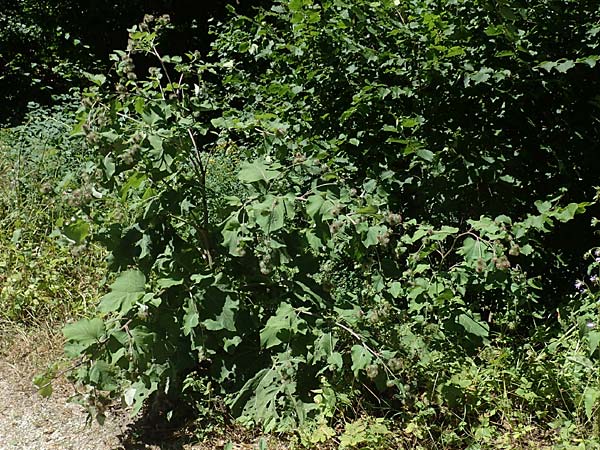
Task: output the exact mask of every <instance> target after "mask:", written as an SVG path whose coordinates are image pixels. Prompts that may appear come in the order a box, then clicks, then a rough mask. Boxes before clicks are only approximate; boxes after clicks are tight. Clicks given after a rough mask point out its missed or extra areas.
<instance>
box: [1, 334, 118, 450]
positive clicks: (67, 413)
mask: <svg viewBox="0 0 600 450" xmlns="http://www.w3.org/2000/svg"><path fill="white" fill-rule="evenodd" d="M61 348H62V339H61V337H60V335H59V334H57V333H56V332H54V331H52V330H45V331H42V330H39V331H37V332H35V333H32V332H30V331H23V330H22V329H20V328H17V327H8V326H6V325H3V326H1V327H0V450H13V449H14V450H29V449H31V450H70V449H73V450H75V449H77V450H117V449H119V448H123V447H122V446H121V444H120V440H119V436H121V435H123V433H124V432H125V425H126V419H125V416H121V417H118V416H112V417H111V416H109V417H108V418H107V420H106V423H105V424H104V426H99V425H98V424H97V423H93V424H91V425H89V424H86V419H87V414H86V412H85V411H84V409H83V408H82V407H81V406H79V405H76V404H73V403H70V402H69V398H70V397H71V396H72V395H73V394H74V390H73V387H72V386H71V385H70V384H69V383H68V382H67V381H66V380H64V379H62V380H61V379H59V380H56V383H54V384H53V386H54V393H53V394H52V396H51V397H50V398H46V399H44V398H42V397H41V396H40V395H39V394H38V393H37V391H36V388H35V386H34V385H33V383H32V379H33V377H34V376H35V375H36V374H37V373H40V372H43V371H44V370H45V368H46V367H47V365H48V364H49V363H50V362H53V361H55V360H56V359H57V358H58V357H59V355H60V351H61Z"/></svg>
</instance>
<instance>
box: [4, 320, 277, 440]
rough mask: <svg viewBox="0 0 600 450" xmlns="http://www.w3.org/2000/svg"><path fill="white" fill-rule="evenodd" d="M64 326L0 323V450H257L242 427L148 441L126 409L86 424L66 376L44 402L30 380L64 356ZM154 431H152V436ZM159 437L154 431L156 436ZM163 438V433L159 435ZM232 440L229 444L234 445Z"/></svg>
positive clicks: (147, 427) (149, 427) (142, 427)
mask: <svg viewBox="0 0 600 450" xmlns="http://www.w3.org/2000/svg"><path fill="white" fill-rule="evenodd" d="M62 347H63V339H62V335H61V333H60V328H57V327H53V328H47V329H44V328H39V329H37V330H35V331H34V330H32V329H27V330H24V329H23V328H19V327H15V326H12V325H7V324H3V323H0V450H218V449H219V450H220V449H224V448H227V449H233V450H256V449H259V448H262V446H261V445H259V438H260V436H259V435H256V434H252V433H246V432H244V431H242V430H241V429H236V428H231V429H229V428H228V429H224V430H222V432H221V433H220V436H219V437H215V438H214V440H213V441H212V442H205V443H203V444H196V445H191V444H190V443H189V442H190V441H189V439H188V438H189V436H186V435H185V434H181V435H179V436H171V438H167V436H164V438H161V440H160V442H156V441H154V440H152V438H151V437H148V436H146V437H144V431H145V430H150V431H152V430H153V429H154V428H153V426H152V425H148V424H146V425H143V424H142V423H143V421H141V422H140V423H138V424H132V423H131V420H130V419H129V417H128V415H127V414H126V413H125V412H124V411H119V412H113V413H112V415H111V412H110V411H108V412H107V418H106V421H105V423H104V425H102V426H100V425H99V424H97V423H95V422H94V423H92V424H91V425H90V424H89V423H86V420H87V413H86V411H85V410H84V408H83V407H81V406H80V405H77V404H74V403H70V402H69V398H70V397H71V396H72V395H73V394H74V393H75V391H74V388H73V386H72V385H71V383H69V382H68V381H67V380H66V379H64V378H59V379H57V380H55V381H54V382H53V383H52V385H53V388H54V392H53V393H52V395H51V396H50V397H49V398H42V397H41V396H40V395H39V394H38V393H37V390H36V388H35V386H34V385H33V382H32V379H33V377H34V376H35V375H36V374H39V373H42V372H44V371H45V369H46V368H47V367H48V366H49V365H50V364H52V363H54V362H56V361H58V360H59V359H60V357H61V354H62ZM151 434H152V433H150V435H151ZM154 434H156V433H154ZM159 435H160V433H159ZM230 441H231V442H230ZM268 448H269V449H270V450H286V449H287V448H288V447H287V445H286V444H285V443H283V442H270V443H269V446H268Z"/></svg>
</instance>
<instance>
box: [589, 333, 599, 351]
mask: <svg viewBox="0 0 600 450" xmlns="http://www.w3.org/2000/svg"><path fill="white" fill-rule="evenodd" d="M587 338H588V346H589V354H590V356H592V355H593V354H594V352H595V351H596V349H597V348H598V344H599V343H600V331H590V332H589V334H588V336H587Z"/></svg>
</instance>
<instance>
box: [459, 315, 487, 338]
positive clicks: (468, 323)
mask: <svg viewBox="0 0 600 450" xmlns="http://www.w3.org/2000/svg"><path fill="white" fill-rule="evenodd" d="M457 322H458V323H459V324H460V325H461V326H462V327H463V328H464V329H465V331H466V332H467V333H470V334H473V335H475V336H479V337H487V336H488V334H489V331H490V327H489V325H488V324H487V323H486V322H483V321H476V320H474V319H473V318H472V317H471V316H470V315H468V314H460V315H459V316H458V318H457Z"/></svg>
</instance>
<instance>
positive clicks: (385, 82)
mask: <svg viewBox="0 0 600 450" xmlns="http://www.w3.org/2000/svg"><path fill="white" fill-rule="evenodd" d="M560 5H561V6H560V7H554V6H551V5H548V4H547V3H546V2H541V1H540V2H534V3H532V4H528V5H527V6H524V5H521V4H520V3H518V2H503V3H502V4H496V3H492V2H485V1H481V2H462V1H449V2H443V3H440V2H433V1H429V0H410V1H405V2H400V1H387V0H386V1H381V2H367V1H362V0H360V1H352V2H345V1H343V0H323V1H321V2H318V3H315V2H313V1H311V0H294V1H290V2H277V3H276V4H275V6H273V8H272V9H271V10H270V11H264V12H262V13H259V14H258V15H256V16H255V17H244V16H239V15H237V16H233V17H232V18H231V19H230V20H229V21H228V22H226V23H224V24H223V25H220V26H218V27H216V28H215V41H214V44H213V52H212V54H211V55H209V56H208V57H207V58H202V57H201V55H200V54H198V53H197V52H189V53H186V54H184V55H181V56H165V55H162V54H161V49H160V45H159V44H158V43H159V39H160V36H161V34H162V33H164V32H166V30H168V28H169V25H168V23H167V21H166V20H165V19H164V18H160V19H154V18H151V17H148V18H146V19H145V20H144V23H142V24H141V25H140V26H139V27H134V28H133V29H132V30H131V31H130V44H129V46H128V48H127V50H125V51H120V52H117V53H116V54H115V56H114V60H115V66H116V73H115V74H113V75H112V76H114V77H115V78H116V77H118V78H119V79H118V80H116V81H115V82H114V83H113V81H110V80H109V81H107V78H106V77H104V76H97V77H95V82H96V86H95V87H93V88H91V89H90V90H89V91H88V92H87V93H86V94H85V104H86V105H87V106H86V107H85V108H82V109H81V110H80V111H79V115H78V117H79V125H78V126H77V127H76V130H77V133H79V134H81V135H83V134H85V136H86V138H87V141H88V142H89V143H90V144H91V145H92V146H94V147H95V148H96V150H97V152H98V154H99V155H100V156H99V162H98V167H99V168H100V169H101V170H102V172H103V175H102V178H103V180H102V182H103V186H104V189H103V190H101V193H102V199H99V200H98V201H100V202H102V201H104V202H112V203H110V205H111V206H110V208H109V207H104V208H102V207H98V206H94V208H95V209H96V211H103V212H100V213H99V214H97V215H95V216H93V218H94V219H95V222H96V225H95V227H96V228H95V231H94V233H95V236H96V237H97V238H98V239H99V240H100V241H102V242H104V243H105V244H106V245H107V246H108V248H109V250H110V251H111V260H110V263H111V267H112V269H113V270H114V271H115V272H119V274H118V277H117V278H116V280H115V281H114V283H113V284H112V285H111V291H110V292H109V293H108V294H106V295H105V296H104V297H102V299H101V301H100V304H99V307H98V312H99V315H98V317H96V318H93V319H89V320H84V321H81V322H78V323H76V324H73V325H69V326H67V327H66V328H65V335H66V337H67V338H68V340H69V344H68V347H67V351H68V353H69V354H70V355H72V356H73V357H82V356H83V357H84V359H83V361H84V362H83V364H82V365H81V366H80V367H79V368H78V369H77V371H76V373H75V374H74V375H75V378H76V379H78V380H79V381H81V382H83V383H84V384H86V385H88V386H89V387H90V394H91V395H89V396H88V398H89V399H90V401H91V402H92V403H93V402H96V405H98V407H99V408H100V409H101V408H102V405H103V404H105V403H104V400H103V397H104V396H109V397H120V398H122V399H123V400H124V402H125V403H126V404H127V405H129V406H131V407H132V408H133V411H134V412H137V411H139V410H140V408H142V406H143V405H144V404H145V402H146V401H147V400H148V399H149V398H150V397H152V398H154V399H155V401H156V402H158V403H160V402H161V401H162V402H164V407H165V409H167V410H169V409H172V408H170V407H169V405H173V404H174V403H173V401H174V400H176V399H180V398H183V399H186V400H188V401H189V402H190V403H192V402H193V401H194V398H195V397H194V395H193V387H194V386H201V387H202V389H201V391H202V392H206V386H207V385H210V386H211V392H213V393H215V394H217V395H219V396H221V397H222V399H223V401H224V402H225V404H226V405H227V407H228V408H229V411H230V412H231V413H232V414H233V415H234V416H235V417H236V418H237V419H238V420H240V421H241V422H242V423H244V424H247V425H252V424H258V425H261V426H263V427H265V428H266V429H267V430H291V429H295V428H297V427H300V428H301V429H302V430H305V431H304V436H308V438H306V440H307V442H316V441H318V440H320V439H321V437H322V438H323V439H325V438H327V437H330V436H331V435H332V434H335V432H334V430H333V429H332V428H330V426H331V425H332V423H331V420H332V417H333V416H334V414H335V413H338V414H345V415H348V416H351V415H352V414H353V412H352V411H356V410H357V408H358V410H367V411H371V412H372V413H374V414H382V415H387V416H394V417H396V419H397V420H398V421H399V423H402V424H404V430H405V434H406V435H407V436H409V437H407V439H409V438H410V436H412V438H413V439H415V442H416V441H422V440H423V439H424V438H425V436H427V435H429V436H431V437H434V438H435V437H436V436H443V437H440V438H439V439H441V441H440V442H441V443H442V444H444V445H461V446H462V445H464V443H465V442H466V441H473V442H479V443H487V444H488V445H492V444H493V443H496V444H497V445H500V444H502V442H501V441H502V438H503V434H504V431H503V429H504V428H503V427H509V426H510V424H511V423H518V424H519V425H520V426H521V425H524V424H526V423H527V422H528V421H531V422H532V423H533V424H537V426H542V427H543V425H542V424H547V423H548V422H550V419H551V418H552V419H556V420H555V421H554V422H553V426H554V427H556V428H561V427H562V429H563V430H567V431H565V432H564V433H563V437H564V439H567V440H568V438H569V436H568V432H570V431H573V432H574V433H575V432H581V433H584V435H585V434H586V433H587V435H588V436H590V435H591V433H596V434H597V428H595V425H594V421H595V419H594V417H595V412H596V408H597V400H598V392H600V391H599V389H600V387H599V385H598V376H597V373H598V362H597V357H598V349H597V347H598V340H597V332H596V331H595V330H594V327H595V324H596V323H598V321H597V319H598V309H597V303H596V302H595V297H594V296H595V295H596V294H592V293H591V292H590V291H586V293H585V294H583V293H582V294H580V295H579V296H576V295H575V294H576V292H575V290H574V288H573V284H574V283H575V281H576V277H581V276H582V275H581V274H582V273H584V271H585V266H584V265H583V263H581V262H580V261H581V260H582V256H583V252H584V250H583V249H587V248H589V247H590V246H591V245H590V242H576V243H575V244H574V245H572V246H571V245H567V244H566V243H565V242H560V241H559V244H560V245H554V247H549V246H548V244H549V243H553V242H554V243H555V244H556V240H555V241H553V240H552V236H557V235H558V236H560V234H556V233H557V231H554V230H558V233H560V232H564V231H561V228H562V230H564V229H567V230H570V231H573V230H575V231H576V232H577V233H579V236H585V235H588V236H591V235H592V234H591V228H590V227H589V226H588V223H589V220H590V217H589V216H588V215H586V216H585V220H584V221H578V220H576V216H578V215H582V214H584V213H586V211H588V210H589V209H590V208H591V207H593V205H594V204H593V203H592V202H593V200H594V198H595V196H596V190H595V188H593V185H594V184H593V183H594V181H593V180H594V176H595V175H594V174H595V173H596V171H597V164H598V163H597V159H594V152H595V150H596V148H597V143H598V139H597V138H598V136H597V133H598V131H597V128H595V127H594V126H593V123H594V120H597V117H598V108H597V104H596V102H595V100H593V99H592V101H590V95H589V94H588V91H585V90H584V89H583V86H586V87H587V88H589V89H594V88H596V87H597V85H598V77H597V68H596V64H597V61H598V59H599V57H598V55H596V54H595V53H596V50H597V49H596V40H595V35H596V34H597V33H598V31H599V29H598V26H597V23H596V22H595V18H596V17H597V13H598V11H597V10H595V9H593V8H592V7H588V6H586V5H583V4H581V3H574V2H571V1H566V0H565V1H562V2H560ZM548 23H552V24H554V23H560V24H561V26H560V27H555V26H554V25H553V26H552V27H549V26H548V25H547V24H548ZM558 44H560V45H558ZM558 52H560V53H558ZM140 57H144V58H155V61H156V62H155V65H156V67H151V68H150V69H149V70H148V73H147V74H140V73H138V72H136V71H135V70H134V67H133V63H134V60H135V58H140ZM116 204H118V206H115V205H116ZM115 211H118V212H119V213H118V214H117V213H115ZM588 214H589V213H588ZM90 217H91V216H90ZM568 227H570V228H568ZM548 236H550V237H551V238H550V239H549V238H548ZM594 257H595V256H594ZM565 261H566V262H567V263H569V265H568V266H565V263H564V262H565ZM592 270H597V269H596V267H595V266H593V267H592ZM594 280H595V278H594ZM594 283H596V281H591V282H590V287H591V288H592V290H593V291H594V292H595V291H596V289H595V286H596V285H595V284H594ZM577 286H578V287H583V284H581V283H578V284H577ZM557 312H558V313H559V314H557ZM582 323H583V324H584V326H579V325H577V324H582ZM587 324H591V326H588V325H587ZM549 343H551V345H548V344H549ZM196 399H197V398H196ZM198 401H201V399H200V400H198ZM354 414H355V413H354ZM357 423H358V424H359V425H360V422H357ZM568 424H571V425H572V427H573V429H572V430H571V429H570V428H569V427H568V426H567V425H568ZM359 425H356V427H355V428H357V429H359V428H360V429H363V428H364V424H363V425H360V426H359ZM361 427H362V428H361ZM306 430H308V431H306ZM324 430H325V431H324ZM578 430H579V431H578ZM582 430H583V431H582ZM317 431H318V433H317ZM357 433H358V432H357ZM382 434H385V433H383V432H382ZM315 436H317V437H315ZM365 436H366V435H365ZM378 436H379V435H378ZM379 438H380V436H379V437H377V436H376V437H373V442H379ZM365 439H367V437H365ZM369 439H370V438H369ZM436 439H437V438H436ZM348 442H354V441H352V439H350V438H348ZM513 444H514V443H511V442H508V443H504V444H502V445H513ZM352 445H355V444H350V443H349V444H348V447H350V446H352ZM356 445H358V444H356ZM415 445H416V444H415Z"/></svg>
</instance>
